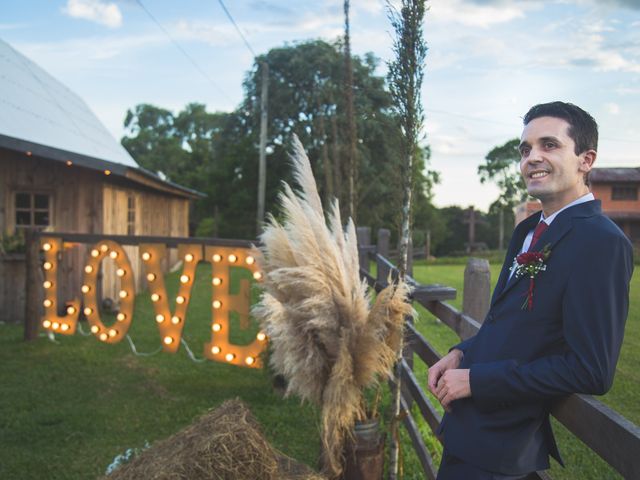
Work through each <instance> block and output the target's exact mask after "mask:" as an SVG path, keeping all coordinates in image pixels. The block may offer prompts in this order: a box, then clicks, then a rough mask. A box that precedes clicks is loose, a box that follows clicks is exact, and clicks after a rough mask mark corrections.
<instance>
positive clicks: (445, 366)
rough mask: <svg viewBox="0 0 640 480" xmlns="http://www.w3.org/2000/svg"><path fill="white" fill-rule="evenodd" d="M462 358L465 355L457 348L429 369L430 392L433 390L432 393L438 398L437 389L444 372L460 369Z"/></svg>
mask: <svg viewBox="0 0 640 480" xmlns="http://www.w3.org/2000/svg"><path fill="white" fill-rule="evenodd" d="M462 356H463V353H462V352H461V351H460V350H458V349H457V348H454V349H453V350H451V351H450V352H449V353H448V354H447V355H445V356H444V357H442V358H441V359H440V360H438V362H436V363H435V364H434V365H433V366H432V367H429V390H431V393H433V394H434V395H435V396H436V397H437V396H438V394H437V393H436V388H437V386H438V381H439V380H440V377H442V375H443V374H444V372H446V371H447V370H451V369H455V368H458V366H459V365H460V362H461V361H462Z"/></svg>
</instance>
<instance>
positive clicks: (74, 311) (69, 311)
mask: <svg viewBox="0 0 640 480" xmlns="http://www.w3.org/2000/svg"><path fill="white" fill-rule="evenodd" d="M67 313H68V314H69V315H73V314H74V313H76V309H75V308H74V307H67Z"/></svg>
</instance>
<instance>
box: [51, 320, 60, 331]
mask: <svg viewBox="0 0 640 480" xmlns="http://www.w3.org/2000/svg"><path fill="white" fill-rule="evenodd" d="M51 328H53V329H54V330H57V329H58V328H60V324H59V323H58V322H53V323H52V324H51Z"/></svg>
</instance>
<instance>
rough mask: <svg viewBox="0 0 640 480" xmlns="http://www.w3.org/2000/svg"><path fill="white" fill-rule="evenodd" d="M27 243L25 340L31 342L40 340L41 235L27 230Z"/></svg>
mask: <svg viewBox="0 0 640 480" xmlns="http://www.w3.org/2000/svg"><path fill="white" fill-rule="evenodd" d="M25 243H26V246H27V251H26V256H25V268H26V269H27V272H26V273H27V274H26V275H25V292H26V295H25V298H26V305H25V314H24V339H25V341H31V340H35V339H36V338H38V325H39V323H40V313H41V312H40V307H41V305H42V299H41V288H42V281H43V277H42V271H41V270H40V234H39V233H38V232H37V231H35V230H31V229H27V230H25Z"/></svg>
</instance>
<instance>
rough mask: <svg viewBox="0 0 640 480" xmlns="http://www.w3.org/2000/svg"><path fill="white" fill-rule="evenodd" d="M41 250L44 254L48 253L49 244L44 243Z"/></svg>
mask: <svg viewBox="0 0 640 480" xmlns="http://www.w3.org/2000/svg"><path fill="white" fill-rule="evenodd" d="M42 249H43V250H44V251H45V252H48V251H49V250H51V244H50V243H45V244H44V245H42Z"/></svg>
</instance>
